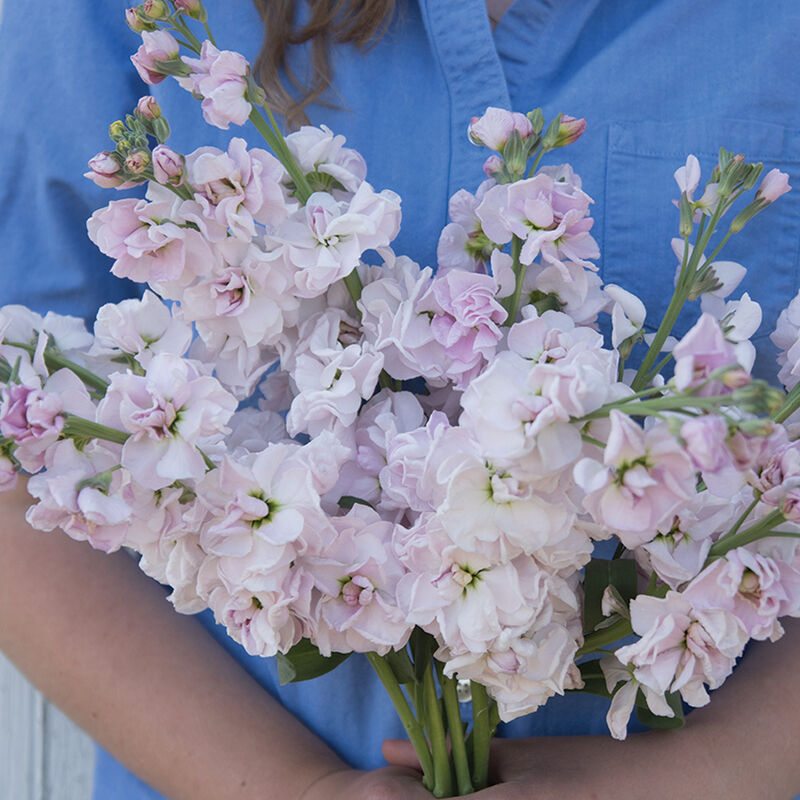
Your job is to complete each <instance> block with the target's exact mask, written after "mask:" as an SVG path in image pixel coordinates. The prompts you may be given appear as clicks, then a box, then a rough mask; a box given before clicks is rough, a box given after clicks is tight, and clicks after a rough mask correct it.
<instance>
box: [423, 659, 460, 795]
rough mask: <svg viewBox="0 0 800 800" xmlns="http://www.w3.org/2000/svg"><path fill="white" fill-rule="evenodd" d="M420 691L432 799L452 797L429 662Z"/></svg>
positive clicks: (445, 743)
mask: <svg viewBox="0 0 800 800" xmlns="http://www.w3.org/2000/svg"><path fill="white" fill-rule="evenodd" d="M422 691H423V693H424V695H425V730H426V731H427V733H428V739H429V740H430V743H431V753H432V754H433V794H434V797H452V795H453V774H452V770H451V769H450V756H449V754H448V752H447V735H446V734H445V730H444V720H443V719H442V710H441V706H440V704H439V698H438V697H437V696H436V684H435V682H434V680H433V665H432V663H430V662H429V663H428V666H427V669H426V670H425V676H424V677H423V679H422Z"/></svg>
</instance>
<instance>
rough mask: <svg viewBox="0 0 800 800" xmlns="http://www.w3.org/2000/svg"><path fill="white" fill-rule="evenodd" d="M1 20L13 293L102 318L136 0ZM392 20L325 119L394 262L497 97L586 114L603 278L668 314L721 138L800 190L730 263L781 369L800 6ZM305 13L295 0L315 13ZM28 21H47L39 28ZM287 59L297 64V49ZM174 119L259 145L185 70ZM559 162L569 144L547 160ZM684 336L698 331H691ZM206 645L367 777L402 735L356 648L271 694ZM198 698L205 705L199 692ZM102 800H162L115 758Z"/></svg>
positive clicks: (588, 181) (591, 700) (515, 12)
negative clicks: (106, 186)
mask: <svg viewBox="0 0 800 800" xmlns="http://www.w3.org/2000/svg"><path fill="white" fill-rule="evenodd" d="M5 5H6V8H5V18H4V20H3V23H2V26H0V131H1V132H2V137H0V142H2V147H0V198H2V202H0V278H2V280H0V304H5V303H11V302H19V303H25V304H27V305H29V306H31V307H33V308H35V309H38V310H40V311H44V310H47V309H53V310H55V311H58V312H61V313H71V314H76V315H81V316H85V317H87V318H90V319H91V318H92V317H93V316H94V313H95V311H96V309H97V307H98V306H99V305H101V304H102V303H104V302H109V301H118V300H120V299H123V298H124V297H126V296H130V295H131V294H133V293H135V292H136V287H135V286H133V285H132V284H130V283H127V282H124V281H120V280H118V279H116V278H113V277H112V276H111V275H110V274H109V272H108V268H109V266H110V262H108V260H107V259H105V258H104V257H103V256H102V255H100V254H99V253H98V252H97V251H96V250H95V248H94V246H93V245H92V244H91V243H90V242H89V240H88V239H87V238H86V235H85V220H86V218H87V217H88V216H89V215H90V214H91V212H92V211H93V210H94V209H96V208H98V207H100V206H103V205H105V204H106V203H107V202H109V200H111V199H113V198H114V197H115V193H114V192H109V191H103V190H99V189H97V188H96V187H95V186H94V185H93V184H91V183H90V182H89V181H87V180H85V179H83V178H81V177H80V176H81V174H82V173H83V172H84V171H85V169H86V161H87V160H88V158H89V157H90V156H92V155H93V154H94V153H95V152H97V151H99V150H103V149H106V148H107V147H108V146H109V145H108V140H107V138H106V130H107V126H108V124H109V123H110V122H111V121H113V120H115V119H117V118H120V117H122V116H124V114H125V113H127V112H129V111H130V110H131V109H132V107H133V105H134V104H135V101H136V99H137V98H138V97H139V96H141V95H144V94H147V93H149V92H150V91H151V90H150V89H149V88H148V87H146V86H144V85H143V84H142V83H141V82H140V81H139V79H138V77H137V75H136V73H135V71H134V69H133V67H132V66H131V64H130V62H129V61H128V56H129V55H130V54H131V53H132V52H133V51H134V50H135V49H136V47H137V46H138V41H137V37H136V36H134V35H133V34H132V33H131V32H130V31H129V30H128V29H127V27H126V26H125V24H124V20H123V11H124V8H125V7H126V5H127V4H126V3H125V2H122V0H105V2H103V3H96V2H92V0H73V2H70V3H56V4H52V3H45V2H43V0H35V2H33V1H31V2H25V3H21V2H15V3H9V2H6V4H5ZM206 5H207V6H208V10H209V16H210V20H211V22H212V26H213V29H214V31H215V36H216V39H217V42H218V44H219V45H220V47H222V48H230V49H237V50H240V51H242V52H244V53H245V55H247V57H248V58H250V59H251V60H253V59H254V58H255V56H256V54H257V52H258V50H259V46H260V39H261V30H262V28H261V22H260V20H259V18H258V16H257V14H256V12H255V10H254V9H253V7H252V5H251V3H250V2H249V1H248V0H206ZM399 7H400V10H399V12H398V14H397V16H396V18H395V20H394V22H393V24H392V25H391V27H390V29H389V31H388V32H387V33H386V35H385V36H384V37H383V39H382V40H381V41H380V42H378V43H377V44H376V45H375V46H374V47H372V48H371V49H370V50H368V51H367V52H366V53H365V54H361V53H359V52H358V51H356V50H355V49H354V48H351V47H344V46H341V47H337V48H336V49H335V51H334V56H333V58H334V65H335V84H334V89H333V90H332V91H331V92H330V94H329V96H328V99H329V100H331V101H332V102H333V103H335V104H337V105H338V106H339V107H338V108H336V109H326V108H322V107H319V106H317V107H314V108H312V109H311V118H312V122H313V123H315V124H319V123H325V124H327V125H329V126H330V127H331V128H332V129H333V130H334V131H335V132H337V133H342V134H344V135H345V136H346V137H347V139H348V142H349V144H350V145H351V146H353V147H355V148H357V149H358V150H359V151H360V152H361V153H362V154H363V155H364V156H365V157H366V159H367V163H368V165H369V174H368V179H369V180H370V181H371V182H372V183H373V185H374V186H375V187H376V188H378V189H382V188H391V189H394V190H395V191H397V192H399V193H400V194H401V196H402V198H403V217H404V221H403V229H402V232H401V233H400V236H399V237H398V239H397V240H396V242H395V249H396V250H397V252H399V253H404V254H407V255H409V256H411V257H413V258H414V259H415V260H417V261H420V262H421V263H423V264H431V263H433V262H434V260H435V252H436V243H437V238H438V233H439V231H440V230H441V228H442V226H443V225H444V224H445V223H446V222H447V200H448V198H449V197H450V195H451V194H452V193H453V192H455V191H456V190H457V189H459V188H462V187H464V188H468V189H474V187H475V186H476V185H477V184H478V183H479V182H480V180H481V179H482V178H483V175H482V172H481V164H482V162H483V159H484V158H485V157H486V155H487V154H488V152H487V151H486V150H483V149H480V148H476V147H474V146H472V145H471V144H470V143H469V142H468V140H467V136H466V128H467V124H468V122H469V120H470V118H471V117H472V116H475V115H479V114H481V113H482V112H483V110H484V109H485V108H486V107H487V106H489V105H493V106H501V107H506V108H512V109H514V110H518V111H528V110H530V109H531V108H533V107H535V106H542V107H543V109H544V112H545V115H546V116H547V117H548V118H549V117H552V115H554V114H556V113H558V112H564V113H568V114H571V115H573V116H576V117H581V116H583V117H585V118H586V119H587V121H588V128H587V131H586V133H585V134H584V136H583V137H582V139H581V140H580V141H579V142H578V143H577V144H576V145H574V146H572V147H570V148H569V149H568V151H566V152H565V153H564V155H563V159H564V160H569V161H570V162H571V163H572V164H573V166H574V167H575V169H576V170H577V171H578V172H579V174H580V175H581V176H582V178H583V186H584V189H585V190H586V191H587V192H588V193H589V194H590V195H591V196H592V197H593V198H594V199H595V201H596V205H595V206H594V207H593V215H594V217H595V227H594V231H593V233H594V235H595V237H596V238H597V240H598V243H599V245H600V249H601V252H602V258H601V260H600V262H599V263H600V269H601V275H602V276H603V278H604V280H605V281H607V282H616V283H620V284H622V285H623V286H625V287H626V288H628V289H630V290H632V291H634V292H636V293H637V294H639V295H640V296H641V297H642V298H643V300H644V301H645V303H646V305H647V308H648V312H649V315H650V320H652V321H655V322H657V321H658V319H660V316H661V313H662V312H663V311H664V309H665V308H666V304H667V302H668V300H669V297H670V295H671V291H672V279H673V274H674V269H675V266H676V261H675V258H674V256H673V254H672V251H671V249H670V246H669V241H670V239H671V238H672V237H673V236H675V235H677V211H676V210H675V208H674V207H673V206H672V204H671V202H670V201H671V199H672V198H673V197H676V196H677V188H676V186H675V184H674V181H673V178H672V173H673V172H674V170H675V169H676V168H677V167H678V166H680V165H681V164H682V163H683V162H684V160H685V157H686V155H687V153H690V152H691V153H694V154H695V155H697V156H698V158H699V159H700V163H701V165H702V167H703V173H704V177H707V176H708V174H709V173H710V170H711V167H712V165H713V163H714V161H715V158H716V153H717V150H718V148H719V147H720V146H721V145H722V146H725V147H726V148H728V149H730V150H735V151H740V152H743V153H744V154H746V156H747V157H748V159H749V160H754V161H757V160H760V161H763V162H764V164H765V171H766V170H768V169H771V168H772V167H780V168H781V169H782V170H784V171H787V172H788V173H789V174H790V182H791V183H792V184H793V185H795V186H796V187H797V188H796V189H795V191H794V192H792V193H790V194H788V195H786V196H784V197H782V198H781V199H780V201H779V202H778V203H776V204H775V205H774V206H772V207H770V208H769V209H768V210H767V211H765V212H764V213H763V214H762V215H761V216H760V217H759V219H758V220H757V223H755V224H754V225H752V226H751V227H748V228H747V229H745V232H744V233H743V234H741V235H740V236H739V237H736V238H734V239H733V240H732V242H731V243H730V245H729V247H728V248H727V249H726V255H725V257H726V258H728V259H731V260H736V261H740V262H741V263H743V264H744V265H745V266H748V267H750V272H749V274H748V276H747V278H746V279H745V282H744V283H743V285H742V287H741V289H743V290H746V291H749V292H750V293H751V295H752V296H753V298H754V299H756V300H758V301H759V302H760V303H761V304H762V306H763V308H764V324H763V326H762V328H761V330H760V331H759V332H758V334H757V335H756V337H755V344H756V346H757V348H758V350H759V360H758V366H757V371H758V372H759V373H760V374H763V375H770V374H772V375H774V374H775V367H774V348H772V345H771V344H770V342H769V340H768V338H767V337H768V335H769V333H770V331H771V330H772V329H773V327H774V323H775V319H776V317H777V313H778V311H779V310H780V308H782V307H783V306H785V305H786V304H787V303H788V301H789V300H790V299H791V297H793V296H794V294H795V292H796V291H797V288H798V263H799V257H798V245H799V244H800V103H798V102H797V87H798V86H800V60H798V59H797V57H796V54H797V52H798V45H800V3H797V2H796V0H773V2H771V3H769V4H758V6H757V10H756V6H755V5H754V4H753V3H751V2H749V0H714V2H711V0H704V1H702V2H698V1H697V0H651V1H650V2H644V1H643V0H516V2H515V3H514V4H513V6H512V7H511V8H510V10H509V11H508V12H507V14H506V15H505V16H504V18H503V20H502V21H501V23H500V25H499V27H498V28H497V30H496V31H495V32H494V33H493V32H492V30H491V28H490V26H489V22H488V20H487V18H486V12H485V7H484V4H483V0H407V2H405V3H400V4H399ZM301 13H302V11H301ZM34 20H35V22H34ZM294 67H295V69H296V71H297V73H298V74H299V75H301V76H302V75H304V74H305V69H306V68H305V60H304V53H303V51H302V50H299V51H298V52H297V53H295V55H294ZM152 93H153V94H155V95H156V96H157V97H158V99H159V101H160V102H161V103H162V106H163V109H164V113H165V115H166V116H167V117H168V119H169V120H170V122H171V123H172V127H173V131H174V134H173V137H172V138H171V140H170V144H171V146H172V147H173V148H175V149H177V150H179V151H182V152H189V151H190V150H192V149H194V148H195V147H198V146H200V145H208V144H211V145H215V146H218V147H223V148H224V147H225V146H226V143H227V142H228V140H229V139H230V138H231V137H232V136H240V135H241V136H245V137H246V138H247V139H248V140H249V141H250V142H251V143H252V144H253V145H257V144H260V142H259V140H258V135H257V134H256V133H255V131H254V130H252V129H251V128H249V127H248V128H244V129H235V128H231V130H230V131H227V132H226V131H219V130H217V129H214V128H210V127H208V126H206V125H204V124H203V123H202V122H201V115H200V109H199V105H198V104H197V102H196V101H194V100H192V98H191V97H190V96H189V95H188V94H187V93H185V92H183V91H182V90H181V89H179V88H178V87H177V86H176V85H175V84H174V83H173V82H172V81H165V82H164V83H162V84H161V85H159V86H157V87H155V88H154V89H153V90H152ZM559 158H562V157H561V156H559V155H556V158H555V159H551V161H550V163H554V161H556V159H559ZM681 324H682V325H683V329H685V327H686V324H685V322H683V321H682V323H681ZM203 620H204V623H205V625H206V626H207V628H208V630H209V632H210V635H212V636H214V637H215V638H216V639H217V640H218V641H219V642H220V645H221V646H222V647H225V648H226V649H227V650H229V651H230V652H231V653H232V654H233V655H234V656H235V657H236V658H237V659H238V660H239V661H240V662H241V663H242V664H243V665H244V667H245V668H246V669H247V670H248V671H249V672H250V673H251V674H252V675H254V676H255V677H256V679H257V680H259V681H260V682H261V684H262V685H263V686H264V687H265V688H266V689H267V690H268V691H270V692H273V693H275V694H276V695H277V696H279V697H280V699H281V701H282V702H283V703H284V704H285V705H286V706H287V708H289V709H290V710H291V711H292V712H293V713H294V714H295V715H296V716H298V717H299V718H300V719H301V720H303V721H304V722H305V723H306V724H307V725H308V726H309V727H310V728H312V729H313V730H314V731H316V732H317V733H318V735H320V736H321V737H322V738H324V739H325V740H326V741H327V742H329V743H330V744H331V746H332V747H333V748H334V749H335V750H336V751H337V752H338V753H340V754H341V755H342V757H343V758H345V759H346V760H347V761H348V762H349V763H351V764H353V765H356V766H358V767H363V768H372V767H376V766H380V765H381V764H382V763H383V761H382V758H381V755H380V744H381V741H382V740H383V739H384V738H385V737H386V736H402V735H403V731H402V728H401V726H400V724H399V722H397V720H396V719H395V717H394V712H393V710H392V708H391V706H390V704H389V702H388V700H386V699H385V697H384V694H383V690H382V688H381V687H380V686H379V684H378V682H377V680H375V679H374V678H373V677H372V675H371V673H370V668H369V667H368V665H367V663H366V661H364V660H363V659H362V658H360V657H358V656H354V657H352V658H350V659H349V660H348V661H346V662H345V663H344V664H343V665H342V666H341V667H339V668H338V669H337V670H336V671H335V672H333V673H332V674H330V675H328V676H325V677H323V678H320V679H317V680H316V681H313V682H310V683H303V684H296V685H290V686H285V687H278V681H277V675H276V669H275V664H274V663H273V662H272V661H271V660H263V659H257V658H250V657H248V656H247V655H246V654H245V653H244V651H243V650H242V649H241V648H240V647H238V646H237V645H236V644H235V643H233V642H232V641H231V640H229V639H228V638H227V637H226V636H225V634H224V631H223V629H222V628H219V627H217V626H215V625H214V623H213V620H212V619H211V618H210V617H209V616H208V615H205V616H203ZM202 701H203V699H202V697H198V698H197V702H202ZM606 710H607V702H606V701H604V700H602V699H600V698H595V697H592V696H589V695H570V696H567V697H563V698H561V697H556V698H554V699H553V700H551V701H550V702H549V703H548V704H547V705H546V706H545V707H544V708H542V709H540V710H539V711H538V712H536V713H535V714H533V715H530V716H528V717H525V718H523V719H520V720H517V721H515V722H514V723H512V724H510V725H508V726H505V729H504V731H503V734H505V735H513V736H532V735H564V734H574V733H605V732H606V726H605V713H606ZM95 797H96V798H97V799H98V800H109V798H114V799H115V800H145V799H147V800H153V798H158V797H159V795H158V794H157V793H155V792H154V791H153V790H151V789H149V788H148V787H147V786H145V784H143V783H142V782H141V781H140V780H138V779H137V778H136V777H135V776H133V775H131V774H130V773H129V772H127V771H126V770H125V769H124V768H123V767H122V766H120V765H119V764H118V763H117V762H115V761H114V760H113V759H112V758H111V757H110V756H108V755H107V754H105V753H102V752H101V753H100V757H99V759H98V766H97V778H96V787H95Z"/></svg>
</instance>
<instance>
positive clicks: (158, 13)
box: [139, 0, 169, 19]
mask: <svg viewBox="0 0 800 800" xmlns="http://www.w3.org/2000/svg"><path fill="white" fill-rule="evenodd" d="M139 8H140V9H141V12H142V14H144V16H145V17H147V19H166V18H167V17H168V16H169V9H168V8H167V4H166V3H165V2H164V0H145V1H144V3H142V5H140V6H139Z"/></svg>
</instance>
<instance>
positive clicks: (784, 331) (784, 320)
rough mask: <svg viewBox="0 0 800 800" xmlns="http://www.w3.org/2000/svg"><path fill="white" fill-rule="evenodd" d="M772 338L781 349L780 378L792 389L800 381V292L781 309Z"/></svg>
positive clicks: (789, 389) (779, 358)
mask: <svg viewBox="0 0 800 800" xmlns="http://www.w3.org/2000/svg"><path fill="white" fill-rule="evenodd" d="M770 339H772V342H773V344H774V345H775V346H776V347H777V348H778V350H779V351H780V352H779V353H778V365H779V366H780V372H779V373H778V380H780V382H781V383H782V384H783V385H784V386H785V387H786V390H787V391H791V390H792V389H793V388H794V387H795V386H796V385H797V382H798V381H800V292H798V293H797V294H796V295H795V296H794V297H793V298H792V301H791V302H790V303H789V305H788V306H787V307H786V308H785V309H783V311H781V313H780V315H779V317H778V323H777V326H776V328H775V331H774V332H773V333H772V334H771V335H770Z"/></svg>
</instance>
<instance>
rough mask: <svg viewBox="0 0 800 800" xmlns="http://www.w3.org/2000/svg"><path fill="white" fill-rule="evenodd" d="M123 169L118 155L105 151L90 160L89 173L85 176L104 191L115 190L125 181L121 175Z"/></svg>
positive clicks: (85, 173)
mask: <svg viewBox="0 0 800 800" xmlns="http://www.w3.org/2000/svg"><path fill="white" fill-rule="evenodd" d="M121 168H122V165H121V164H120V163H119V160H118V159H117V157H116V154H115V153H110V152H108V151H107V150H105V151H104V152H102V153H98V154H97V155H96V156H94V157H93V158H91V159H90V160H89V172H84V173H83V174H84V177H85V178H89V180H92V181H94V182H95V183H96V184H97V185H98V186H100V187H102V188H103V189H115V188H116V187H118V186H121V185H122V184H123V183H124V181H125V179H124V178H123V177H122V176H121V175H120V174H119V172H120V169H121Z"/></svg>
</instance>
